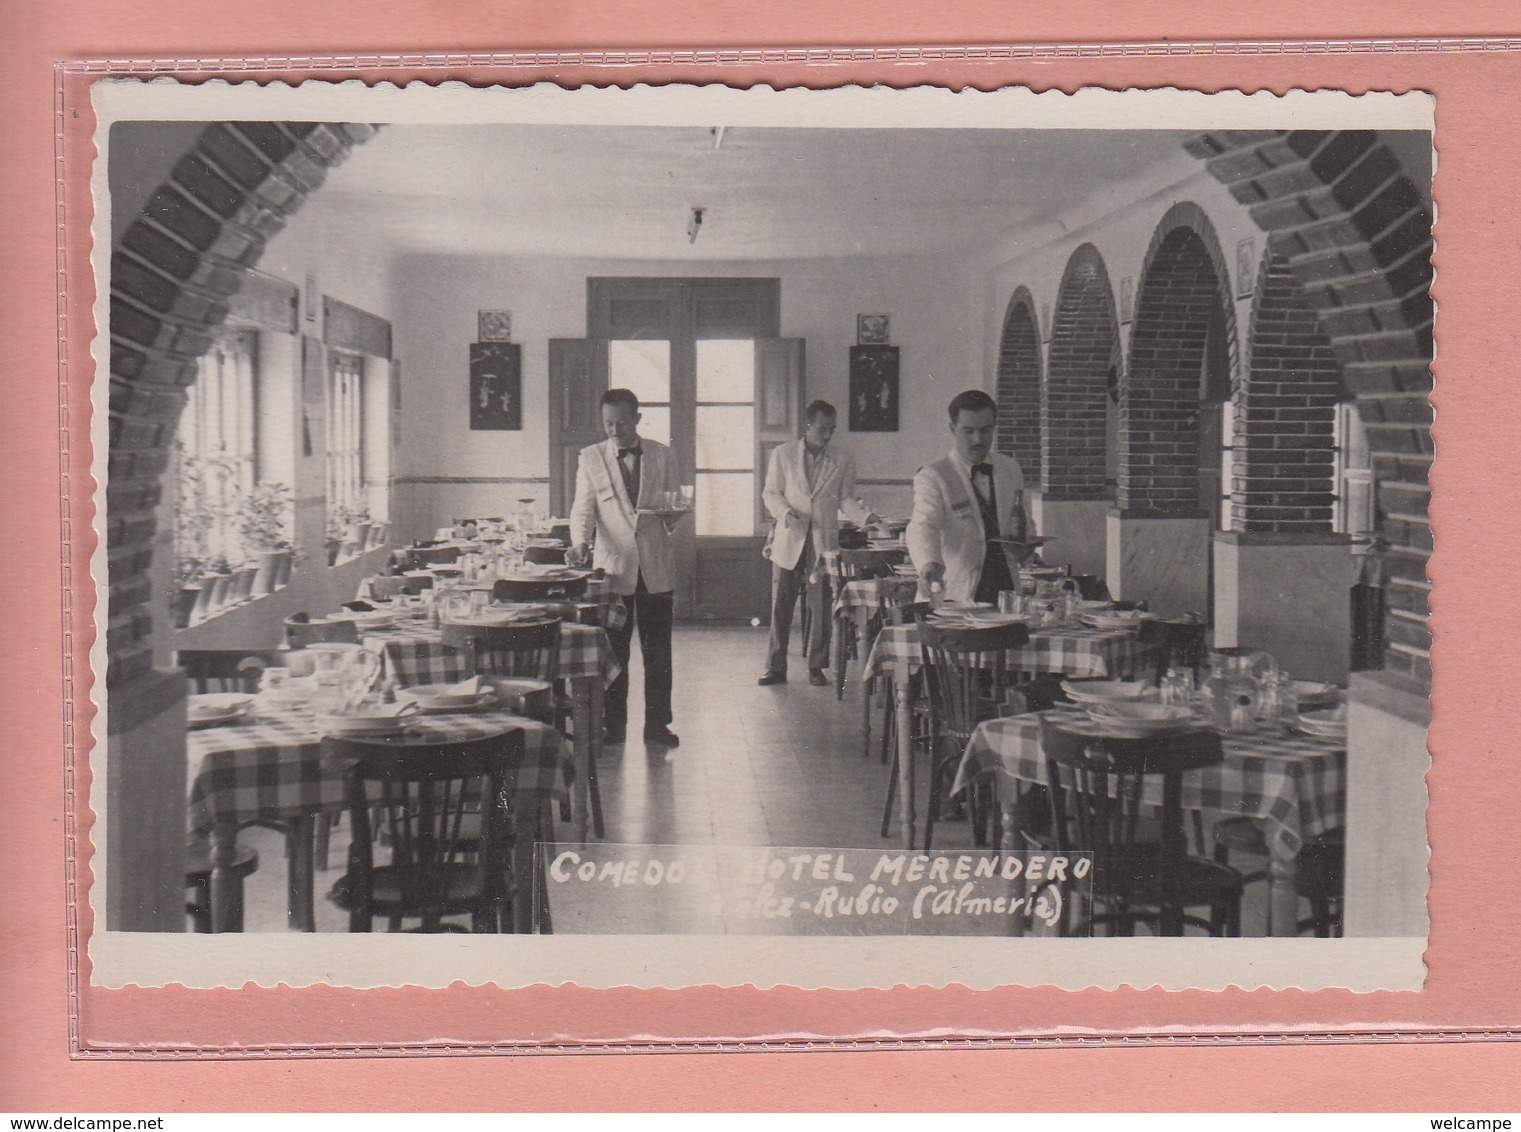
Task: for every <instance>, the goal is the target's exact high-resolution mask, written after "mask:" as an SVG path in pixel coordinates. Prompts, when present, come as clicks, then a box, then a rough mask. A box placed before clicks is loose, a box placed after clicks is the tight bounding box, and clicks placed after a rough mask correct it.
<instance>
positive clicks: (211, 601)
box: [195, 554, 232, 620]
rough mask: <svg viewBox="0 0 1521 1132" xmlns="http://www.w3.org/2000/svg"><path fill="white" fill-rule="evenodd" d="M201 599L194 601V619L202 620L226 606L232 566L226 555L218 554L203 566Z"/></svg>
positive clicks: (229, 592)
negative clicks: (196, 614)
mask: <svg viewBox="0 0 1521 1132" xmlns="http://www.w3.org/2000/svg"><path fill="white" fill-rule="evenodd" d="M201 590H202V593H201V600H200V601H198V602H197V603H196V610H195V611H196V613H198V614H199V616H198V617H196V620H204V619H205V618H207V617H210V616H212V615H213V614H216V613H219V612H221V611H222V610H223V609H224V608H226V606H227V601H228V598H229V597H230V596H231V590H232V567H231V566H230V565H229V564H228V562H227V557H226V556H225V555H222V554H218V555H217V556H216V557H214V558H212V559H211V561H210V562H208V563H207V564H206V566H205V572H204V573H203V574H202V575H201Z"/></svg>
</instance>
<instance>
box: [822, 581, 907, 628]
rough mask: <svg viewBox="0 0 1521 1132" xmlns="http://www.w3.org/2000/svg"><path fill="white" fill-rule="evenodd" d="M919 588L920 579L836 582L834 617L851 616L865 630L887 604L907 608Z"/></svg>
mask: <svg viewBox="0 0 1521 1132" xmlns="http://www.w3.org/2000/svg"><path fill="white" fill-rule="evenodd" d="M918 589H919V579H917V578H861V579H858V580H856V581H854V582H843V583H842V582H838V581H837V582H835V591H836V592H835V599H834V615H835V616H836V617H849V618H850V619H851V620H853V621H854V622H855V623H856V625H857V626H858V627H860V628H861V629H862V630H864V629H865V628H866V624H867V622H869V621H870V620H871V619H872V618H873V617H875V616H876V615H877V612H878V611H879V610H880V609H881V608H882V603H883V602H888V603H891V604H896V605H906V604H908V603H909V602H911V601H913V600H914V595H915V594H916V593H917V592H918Z"/></svg>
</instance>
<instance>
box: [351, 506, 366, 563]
mask: <svg viewBox="0 0 1521 1132" xmlns="http://www.w3.org/2000/svg"><path fill="white" fill-rule="evenodd" d="M346 539H347V545H346V546H345V550H348V556H350V557H351V556H353V555H356V554H363V553H364V552H365V551H366V550H368V549H369V548H370V512H369V508H367V507H365V506H364V505H363V504H360V505H359V506H358V507H356V508H354V510H353V511H351V512H350V513H349V529H348V531H347V532H346ZM350 547H351V548H352V549H349V548H350Z"/></svg>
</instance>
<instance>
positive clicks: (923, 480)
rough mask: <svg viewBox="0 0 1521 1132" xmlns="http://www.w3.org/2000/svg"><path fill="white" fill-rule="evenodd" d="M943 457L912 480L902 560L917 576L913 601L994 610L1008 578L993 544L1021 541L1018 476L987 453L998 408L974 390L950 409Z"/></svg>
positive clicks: (1015, 468) (1023, 523)
mask: <svg viewBox="0 0 1521 1132" xmlns="http://www.w3.org/2000/svg"><path fill="white" fill-rule="evenodd" d="M949 413H950V430H951V437H952V446H951V450H950V452H949V453H948V454H946V455H945V456H943V457H941V458H940V459H938V460H936V461H935V462H934V463H932V464H926V465H925V466H924V467H922V468H920V469H919V471H918V473H917V474H916V475H915V476H914V514H913V518H912V519H910V520H909V524H908V533H907V535H906V539H907V542H908V554H909V557H910V558H911V559H912V560H913V563H914V565H915V566H916V567H917V568H918V570H919V596H920V597H921V598H929V597H930V596H931V595H933V594H935V593H936V592H937V589H938V591H939V593H940V595H941V596H942V597H943V598H944V599H945V600H947V601H987V602H996V601H997V600H998V593H999V591H1000V590H1007V589H1013V588H1014V585H1015V583H1014V578H1013V576H1012V573H1011V571H1010V569H1009V565H1008V560H1007V559H1006V557H1005V556H1004V553H1003V547H1002V546H1000V545H999V544H998V543H996V542H994V541H992V540H994V539H998V538H1011V539H1024V538H1027V537H1028V532H1029V531H1030V530H1031V527H1030V523H1029V519H1028V518H1027V516H1026V514H1025V507H1024V475H1023V474H1022V473H1021V472H1020V470H1019V464H1018V462H1017V461H1015V460H1014V459H1013V458H1012V457H1009V456H1005V455H1003V454H1002V453H999V452H994V451H993V432H994V428H995V426H996V425H997V423H998V406H997V405H996V404H994V402H993V399H992V398H991V397H989V396H988V395H987V394H986V393H984V392H983V391H982V390H980V389H969V390H967V391H966V392H964V393H959V394H957V395H956V397H955V398H954V399H953V400H952V401H951V404H950V409H949Z"/></svg>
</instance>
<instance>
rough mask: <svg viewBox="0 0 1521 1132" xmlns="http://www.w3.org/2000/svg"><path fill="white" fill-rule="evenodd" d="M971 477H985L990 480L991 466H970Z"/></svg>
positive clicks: (985, 464) (984, 464)
mask: <svg viewBox="0 0 1521 1132" xmlns="http://www.w3.org/2000/svg"><path fill="white" fill-rule="evenodd" d="M972 475H974V476H987V477H988V479H992V478H993V465H992V464H988V463H982V464H973V465H972Z"/></svg>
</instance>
